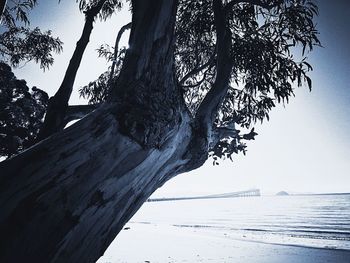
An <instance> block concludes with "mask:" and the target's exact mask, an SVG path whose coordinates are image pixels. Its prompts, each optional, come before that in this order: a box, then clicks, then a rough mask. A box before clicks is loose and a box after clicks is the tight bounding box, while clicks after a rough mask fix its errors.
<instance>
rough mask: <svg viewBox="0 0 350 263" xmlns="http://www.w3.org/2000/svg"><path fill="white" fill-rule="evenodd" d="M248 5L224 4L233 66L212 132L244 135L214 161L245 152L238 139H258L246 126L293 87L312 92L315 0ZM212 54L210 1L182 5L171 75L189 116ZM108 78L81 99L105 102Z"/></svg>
mask: <svg viewBox="0 0 350 263" xmlns="http://www.w3.org/2000/svg"><path fill="white" fill-rule="evenodd" d="M234 2H239V3H238V4H237V3H236V4H233V3H234ZM247 2H249V1H227V2H226V5H224V9H225V10H224V11H225V14H226V16H227V21H226V23H227V25H228V27H229V28H230V31H231V34H232V35H231V37H232V46H231V50H230V53H231V56H230V57H228V58H227V59H228V60H231V61H232V62H233V68H232V73H231V80H230V87H229V90H228V93H227V95H226V97H225V99H224V101H223V103H222V105H221V107H220V109H219V111H218V113H217V119H216V123H215V125H216V127H218V128H221V127H225V128H229V129H232V130H236V131H237V132H238V134H240V133H239V130H237V128H238V127H239V129H240V130H241V131H247V133H246V134H240V135H236V136H228V137H226V138H224V139H222V140H221V141H220V142H219V143H218V144H217V145H215V147H213V149H212V151H211V155H212V156H214V157H215V159H217V158H231V155H232V154H233V153H238V152H239V151H242V152H243V153H245V149H246V145H245V143H244V141H246V140H253V139H254V136H255V135H256V134H257V133H255V132H254V130H253V129H252V128H253V127H252V126H253V125H254V123H256V122H257V121H260V122H262V121H263V120H265V119H267V120H268V119H269V112H270V110H271V109H272V108H274V107H275V106H276V104H277V103H288V101H289V98H290V97H291V96H294V89H295V88H296V87H299V86H302V85H303V83H306V85H307V86H308V87H309V89H310V90H311V85H312V83H311V79H310V78H309V76H308V75H307V73H308V72H309V71H310V70H312V67H311V65H310V64H309V63H308V62H307V57H306V55H307V53H308V52H309V51H311V50H312V49H313V47H314V46H320V42H319V40H318V37H317V36H318V32H317V30H316V27H315V24H314V22H313V18H314V16H315V15H317V14H318V9H317V6H316V5H315V4H314V1H312V0H284V1H280V0H275V1H265V2H264V1H255V3H256V4H255V5H253V4H250V3H247ZM253 2H254V1H253ZM259 3H260V4H259ZM98 51H99V54H100V55H102V56H105V57H106V58H107V59H109V60H110V59H111V57H113V56H112V54H113V50H111V49H109V48H108V46H107V47H106V46H105V47H101V48H100V49H99V50H98ZM216 54H217V49H216V29H215V24H214V14H213V10H212V1H190V0H180V3H179V8H178V14H177V23H176V49H175V53H174V56H175V62H176V65H175V66H176V76H177V79H178V83H179V85H180V86H181V88H182V90H183V96H184V99H185V102H186V104H187V106H188V109H189V110H190V111H191V113H192V114H193V116H195V115H196V111H197V109H198V107H199V105H200V103H201V102H202V100H203V98H204V97H205V95H206V94H207V92H208V90H209V89H210V88H211V87H212V85H213V82H214V80H215V76H216V67H217V65H216ZM122 60H123V56H120V57H118V61H119V62H118V63H119V64H120V65H121V64H122ZM117 73H118V72H117ZM106 76H108V74H107V73H103V74H102V75H101V76H100V77H99V79H98V80H96V81H93V82H90V83H89V85H87V86H85V87H83V88H82V89H81V90H80V93H81V95H82V96H84V97H86V98H90V103H98V102H102V101H103V100H105V98H106V94H108V91H107V90H106V89H108V78H107V77H106ZM115 77H117V74H116V76H115ZM214 163H216V162H214Z"/></svg>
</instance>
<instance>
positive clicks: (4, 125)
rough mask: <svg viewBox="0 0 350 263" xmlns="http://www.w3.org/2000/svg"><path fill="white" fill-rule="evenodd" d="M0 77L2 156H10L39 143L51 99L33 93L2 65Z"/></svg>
mask: <svg viewBox="0 0 350 263" xmlns="http://www.w3.org/2000/svg"><path fill="white" fill-rule="evenodd" d="M0 76H1V77H0V87H1V90H0V156H8V157H10V156H12V155H14V154H16V153H18V152H19V151H21V150H23V149H25V148H27V147H29V146H30V145H32V144H33V141H35V138H36V135H37V134H38V132H39V129H40V127H41V124H42V119H43V117H44V114H45V111H46V105H47V102H48V99H49V97H48V95H47V94H46V92H44V91H42V90H40V89H38V88H37V87H33V88H32V89H31V91H30V89H29V88H28V87H27V85H26V82H25V81H24V80H18V79H16V77H15V76H14V74H13V73H12V71H11V68H10V66H8V65H7V64H5V63H2V62H0Z"/></svg>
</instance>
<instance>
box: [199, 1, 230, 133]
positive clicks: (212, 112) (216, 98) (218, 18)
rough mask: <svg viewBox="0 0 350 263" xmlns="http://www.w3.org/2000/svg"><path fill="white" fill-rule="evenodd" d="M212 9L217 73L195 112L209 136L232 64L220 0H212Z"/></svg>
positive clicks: (225, 88) (228, 33) (225, 91)
mask: <svg viewBox="0 0 350 263" xmlns="http://www.w3.org/2000/svg"><path fill="white" fill-rule="evenodd" d="M213 10H214V21H215V27H216V35H217V61H216V63H217V66H216V68H217V74H216V78H215V82H214V84H213V86H212V88H211V89H210V90H209V92H208V93H207V95H206V96H205V98H204V100H203V101H202V103H201V105H200V106H199V108H198V111H197V114H196V120H197V122H199V123H201V125H200V126H202V127H201V128H202V129H203V128H204V129H205V130H206V133H207V135H209V136H210V132H211V127H212V125H213V122H214V120H215V117H216V113H217V110H218V109H219V107H220V104H221V102H222V100H223V99H224V97H225V95H226V93H227V90H228V87H229V81H230V75H231V69H232V66H233V65H232V60H231V59H230V48H231V44H232V43H231V41H232V40H231V31H230V29H229V26H228V24H227V18H226V14H225V11H224V8H223V5H222V2H221V0H214V1H213Z"/></svg>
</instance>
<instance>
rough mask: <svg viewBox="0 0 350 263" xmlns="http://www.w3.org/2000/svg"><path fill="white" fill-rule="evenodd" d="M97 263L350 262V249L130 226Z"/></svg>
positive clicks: (158, 227)
mask: <svg viewBox="0 0 350 263" xmlns="http://www.w3.org/2000/svg"><path fill="white" fill-rule="evenodd" d="M97 262H98V263H117V262H119V263H122V262H123V263H136V262H137V263H139V262H144V263H147V262H150V263H165V262H168V263H177V262H190V263H191V262H217V263H224V262H227V263H228V262H235V263H237V262H244V263H280V262H283V263H311V262H312V263H325V262H330V263H349V262H350V250H339V249H320V248H310V247H298V246H290V245H278V244H267V243H262V242H251V241H245V240H244V237H243V238H242V239H233V238H231V237H230V236H228V235H226V234H225V233H223V235H222V236H217V235H210V234H209V233H208V232H206V231H201V230H200V229H189V228H182V227H176V226H169V225H162V224H149V223H140V222H139V223H129V224H128V225H127V226H126V228H125V230H123V231H122V232H121V233H120V234H119V236H118V237H117V238H116V239H115V240H114V242H113V243H112V245H111V246H110V247H109V248H108V250H107V251H106V252H105V254H104V256H103V257H101V258H100V259H99V260H98V261H97Z"/></svg>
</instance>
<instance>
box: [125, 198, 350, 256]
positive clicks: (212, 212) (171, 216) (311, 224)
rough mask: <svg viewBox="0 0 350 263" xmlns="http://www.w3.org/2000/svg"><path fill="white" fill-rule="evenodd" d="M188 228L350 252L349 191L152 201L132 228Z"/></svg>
mask: <svg viewBox="0 0 350 263" xmlns="http://www.w3.org/2000/svg"><path fill="white" fill-rule="evenodd" d="M136 224H152V225H159V226H169V227H173V228H182V229H183V228H187V229H189V230H191V231H196V232H198V233H203V234H205V235H207V236H208V235H209V236H213V237H215V236H225V237H227V238H232V239H237V240H246V241H252V242H263V243H271V244H281V245H292V246H303V247H315V248H327V249H335V250H337V249H340V250H350V194H323V195H288V196H257V197H236V198H222V199H203V200H200V199H196V200H180V201H179V200H177V201H162V202H147V203H145V204H144V205H143V206H142V208H141V209H140V210H139V212H138V213H137V214H136V215H135V216H134V217H133V218H132V219H131V221H130V222H129V224H128V225H129V226H131V227H132V226H133V225H136Z"/></svg>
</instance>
